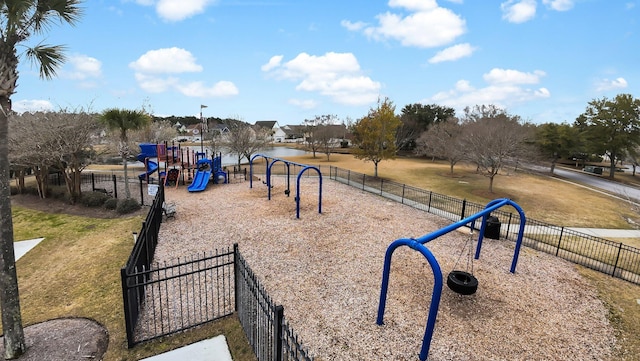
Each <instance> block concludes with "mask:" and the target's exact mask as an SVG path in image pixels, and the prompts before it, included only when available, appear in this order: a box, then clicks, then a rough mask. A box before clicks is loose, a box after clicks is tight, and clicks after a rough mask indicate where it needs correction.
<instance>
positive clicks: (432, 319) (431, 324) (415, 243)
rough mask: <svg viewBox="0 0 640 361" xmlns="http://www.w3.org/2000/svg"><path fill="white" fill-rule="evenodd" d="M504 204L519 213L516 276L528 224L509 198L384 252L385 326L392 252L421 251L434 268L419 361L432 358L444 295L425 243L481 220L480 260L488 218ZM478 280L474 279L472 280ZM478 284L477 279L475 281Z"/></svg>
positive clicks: (380, 314)
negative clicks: (397, 250) (428, 357)
mask: <svg viewBox="0 0 640 361" xmlns="http://www.w3.org/2000/svg"><path fill="white" fill-rule="evenodd" d="M505 205H511V206H512V207H514V208H515V209H516V210H517V211H518V213H519V214H520V228H519V230H518V238H517V240H516V246H515V251H514V254H513V260H512V262H511V269H510V272H511V273H515V271H516V266H517V263H518V256H519V253H520V246H521V245H522V237H523V235H524V228H525V223H526V217H525V215H524V211H523V210H522V208H521V207H520V206H519V205H518V204H516V203H515V202H513V201H511V200H510V199H506V198H501V199H495V200H493V201H491V202H489V203H488V204H487V205H486V207H485V209H484V210H482V211H480V212H478V213H476V214H474V215H471V216H469V217H467V218H464V219H462V220H460V221H458V222H456V223H454V224H451V225H449V226H447V227H444V228H441V229H439V230H437V231H434V232H431V233H429V234H426V235H424V236H422V237H419V238H400V239H397V240H395V241H394V242H392V243H391V245H389V247H388V248H387V251H386V253H385V258H384V267H383V271H382V285H381V288H380V303H379V305H378V317H377V320H376V323H377V324H378V325H383V324H384V311H385V306H386V302H387V291H388V288H389V273H390V270H391V258H392V256H393V252H394V251H395V250H396V249H397V248H398V247H401V246H408V247H409V248H411V249H414V250H416V251H418V252H420V253H421V254H422V255H423V256H424V257H425V258H426V259H427V262H428V263H429V265H430V266H431V269H432V271H433V276H434V284H433V293H432V296H431V303H430V306H429V317H428V319H427V325H426V327H425V332H424V337H423V340H422V348H421V350H420V355H419V357H420V360H421V361H425V360H426V359H427V356H428V355H429V348H430V346H431V339H432V337H433V330H434V328H435V324H436V318H437V316H438V308H439V307H440V296H441V294H442V284H443V281H442V270H441V268H440V265H439V264H438V261H437V260H436V258H435V256H434V255H433V253H432V252H431V251H429V249H428V248H427V247H426V246H425V245H424V244H425V243H428V242H430V241H432V240H434V239H436V238H438V237H440V236H442V235H444V234H447V233H449V232H451V231H453V230H455V229H458V228H460V227H462V226H465V225H467V224H468V225H469V227H470V228H471V229H472V230H473V229H474V228H475V221H476V220H477V219H478V218H482V225H481V228H480V232H479V235H478V244H477V248H476V252H475V255H474V258H475V259H478V258H480V250H481V248H482V240H483V237H484V231H485V229H486V224H487V218H488V217H489V215H490V214H491V212H493V211H494V210H496V209H498V208H501V207H503V206H505ZM454 272H459V271H453V272H452V273H454ZM449 279H451V274H450V276H449ZM473 279H474V280H475V278H473ZM476 282H477V280H476ZM475 287H476V288H477V283H476V284H475ZM450 288H452V290H454V292H458V290H456V289H454V287H451V286H450ZM473 292H475V289H474V290H473ZM458 293H461V294H470V293H464V292H458Z"/></svg>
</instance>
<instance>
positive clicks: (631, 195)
mask: <svg viewBox="0 0 640 361" xmlns="http://www.w3.org/2000/svg"><path fill="white" fill-rule="evenodd" d="M547 171H548V169H547ZM554 173H555V174H556V175H557V176H560V177H562V178H565V179H568V180H572V181H575V182H579V183H582V184H585V185H588V186H590V187H593V188H597V189H601V190H603V191H607V192H611V193H613V194H616V195H617V196H618V197H620V198H622V199H632V200H634V201H635V202H640V189H638V188H635V187H631V186H628V185H624V184H621V183H616V182H611V181H609V180H607V179H604V178H600V177H598V176H593V175H590V174H587V173H583V172H577V171H573V170H567V169H563V168H558V167H556V169H555V171H554Z"/></svg>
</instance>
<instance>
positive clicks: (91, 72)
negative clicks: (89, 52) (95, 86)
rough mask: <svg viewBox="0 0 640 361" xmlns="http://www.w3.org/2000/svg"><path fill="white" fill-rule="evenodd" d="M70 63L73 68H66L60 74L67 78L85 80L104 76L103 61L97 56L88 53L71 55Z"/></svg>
mask: <svg viewBox="0 0 640 361" xmlns="http://www.w3.org/2000/svg"><path fill="white" fill-rule="evenodd" d="M68 64H69V65H70V66H71V69H70V70H64V71H63V72H61V74H60V75H61V76H63V77H65V78H69V79H73V80H81V81H84V80H87V79H92V78H100V77H101V76H102V63H101V62H100V61H99V60H98V59H96V58H92V57H90V56H86V55H73V56H71V57H69V61H68Z"/></svg>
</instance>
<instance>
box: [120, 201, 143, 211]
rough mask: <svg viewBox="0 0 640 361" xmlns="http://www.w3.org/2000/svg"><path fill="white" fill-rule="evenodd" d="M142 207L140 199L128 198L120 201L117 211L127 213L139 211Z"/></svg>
mask: <svg viewBox="0 0 640 361" xmlns="http://www.w3.org/2000/svg"><path fill="white" fill-rule="evenodd" d="M140 207H141V206H140V203H138V201H136V200H135V199H132V198H128V199H125V200H122V201H121V202H118V207H117V208H116V212H118V214H127V213H131V212H135V211H137V210H138V209H140Z"/></svg>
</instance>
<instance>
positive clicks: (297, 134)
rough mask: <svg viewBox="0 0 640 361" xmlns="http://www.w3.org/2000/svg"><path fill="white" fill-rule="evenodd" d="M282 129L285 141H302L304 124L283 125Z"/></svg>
mask: <svg viewBox="0 0 640 361" xmlns="http://www.w3.org/2000/svg"><path fill="white" fill-rule="evenodd" d="M281 129H282V131H284V133H285V134H286V136H285V140H284V141H285V142H287V143H303V142H304V134H305V126H304V125H285V126H283V127H282V128H281Z"/></svg>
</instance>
